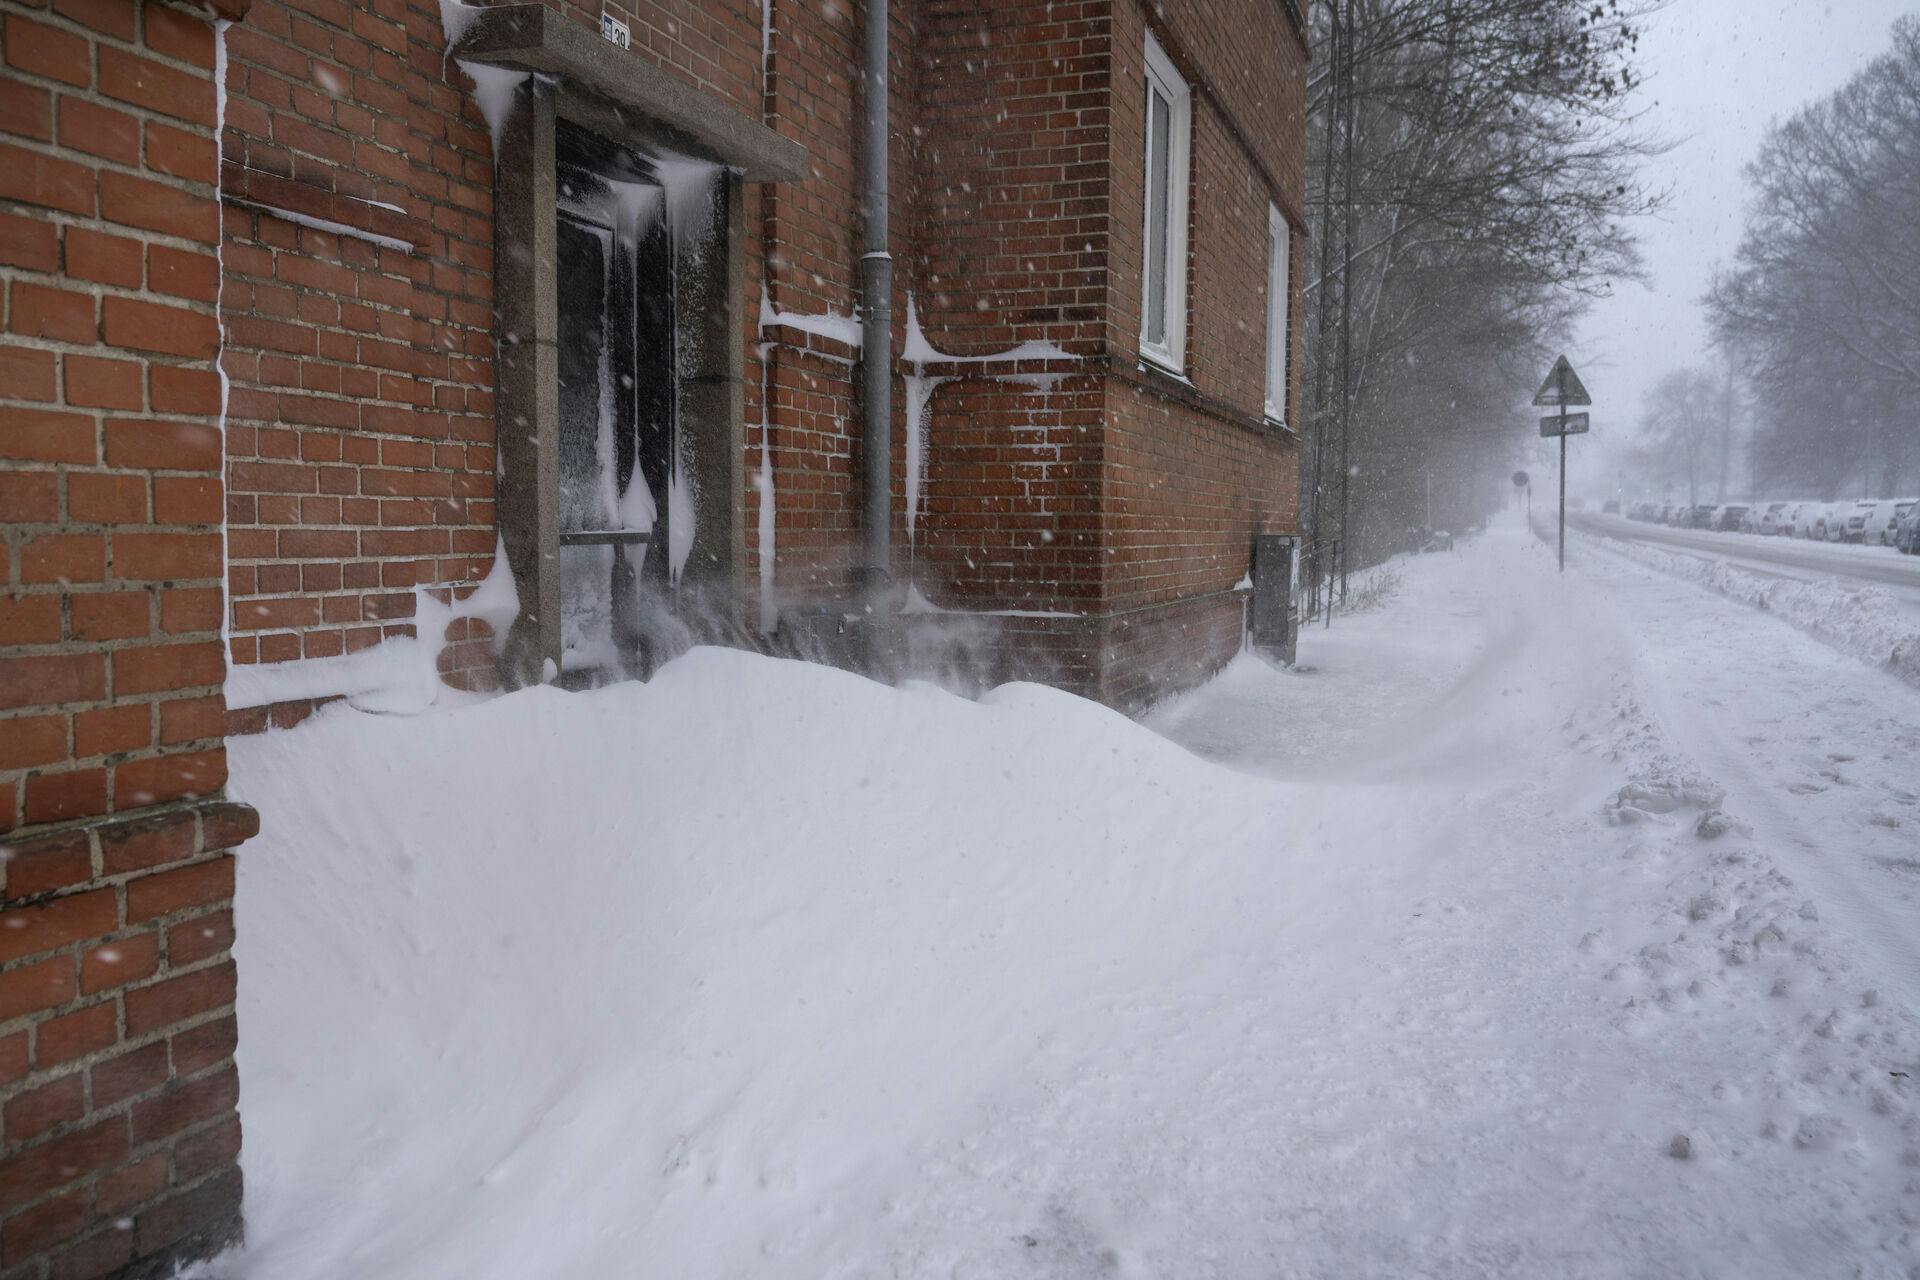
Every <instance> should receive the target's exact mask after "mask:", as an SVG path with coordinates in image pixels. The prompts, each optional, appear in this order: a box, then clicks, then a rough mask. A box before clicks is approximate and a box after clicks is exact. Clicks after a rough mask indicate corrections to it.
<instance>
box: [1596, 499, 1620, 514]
mask: <svg viewBox="0 0 1920 1280" xmlns="http://www.w3.org/2000/svg"><path fill="white" fill-rule="evenodd" d="M1600 513H1601V514H1602V515H1608V516H1617V515H1619V514H1620V499H1618V498H1608V499H1607V500H1606V501H1605V502H1603V503H1601V504H1600Z"/></svg>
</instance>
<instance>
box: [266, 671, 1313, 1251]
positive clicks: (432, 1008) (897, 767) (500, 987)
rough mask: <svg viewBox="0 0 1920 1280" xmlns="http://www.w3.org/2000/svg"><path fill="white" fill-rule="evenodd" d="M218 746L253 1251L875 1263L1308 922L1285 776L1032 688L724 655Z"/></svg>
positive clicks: (344, 717) (332, 717) (1006, 1239)
mask: <svg viewBox="0 0 1920 1280" xmlns="http://www.w3.org/2000/svg"><path fill="white" fill-rule="evenodd" d="M231 750H232V756H233V791H234V793H235V794H236V795H237V796H239V797H240V798H243V799H245V800H247V801H249V802H251V803H253V804H255V805H257V806H258V807H259V808H260V810H261V812H262V814H263V816H264V822H263V830H262V834H261V836H260V837H259V839H258V840H257V841H255V842H253V843H252V844H250V845H249V846H248V849H247V855H246V857H245V858H243V859H242V862H241V867H240V884H239V903H238V910H239V914H240V918H241V919H242V920H244V921H245V927H244V929H243V930H242V934H243V936H242V938H241V939H240V943H239V946H238V948H237V953H238V960H239V968H240V974H241V993H240V1017H241V1019H242V1022H243V1025H244V1027H245V1034H244V1035H243V1037H242V1044H241V1050H240V1066H241V1074H242V1081H243V1084H242V1088H243V1095H244V1096H243V1100H242V1109H243V1118H244V1122H245V1125H246V1150H245V1156H244V1160H245V1170H246V1176H247V1188H248V1206H247V1207H248V1231H249V1241H250V1242H249V1246H248V1253H247V1254H246V1255H245V1256H244V1257H242V1258H241V1259H239V1260H238V1261H237V1262H230V1263H229V1267H230V1269H231V1270H233V1271H234V1272H235V1273H236V1274H241V1275H246V1276H260V1277H268V1276H270V1277H273V1278H274V1280H296V1278H298V1277H309V1276H311V1277H326V1278H327V1280H338V1278H339V1277H343V1276H354V1277H359V1278H361V1280H384V1278H389V1277H416V1276H417V1277H453V1276H457V1277H460V1278H461V1280H487V1278H488V1277H500V1278H501V1280H508V1278H511V1280H525V1278H526V1277H529V1276H629V1275H630V1276H661V1277H666V1276H672V1277H676V1278H683V1280H697V1278H698V1277H703V1276H722V1275H729V1276H730V1275H748V1274H752V1275H792V1276H800V1275H806V1276H821V1275H827V1274H840V1273H841V1272H840V1270H839V1269H838V1268H841V1267H846V1266H855V1267H856V1268H857V1270H858V1271H859V1273H861V1274H866V1273H868V1267H867V1266H866V1265H864V1261H870V1260H864V1261H862V1262H856V1261H855V1259H854V1258H853V1256H852V1255H851V1254H850V1253H849V1250H850V1249H851V1248H853V1246H854V1244H855V1242H860V1241H869V1240H871V1239H873V1238H875V1237H876V1235H878V1234H880V1233H879V1232H878V1231H877V1230H876V1227H875V1224H876V1223H877V1222H878V1221H879V1220H880V1219H882V1218H885V1217H886V1216H887V1215H888V1214H890V1213H892V1212H894V1210H895V1207H896V1202H895V1197H896V1196H897V1194H898V1192H899V1190H900V1189H901V1188H902V1187H907V1186H911V1185H912V1184H913V1183H914V1181H915V1179H914V1177H913V1176H912V1171H913V1169H915V1168H916V1167H918V1166H919V1165H920V1164H921V1163H923V1162H924V1160H925V1158H926V1152H927V1150H928V1148H929V1147H931V1146H939V1147H941V1148H942V1149H943V1150H945V1151H946V1152H947V1153H948V1155H949V1156H950V1155H951V1152H952V1151H954V1150H958V1149H964V1145H965V1138H966V1135H967V1134H968V1133H969V1132H970V1131H971V1130H972V1129H973V1128H974V1127H976V1123H977V1122H976V1119H975V1115H974V1113H975V1110H976V1107H977V1106H978V1105H979V1104H980V1103H981V1102H982V1101H983V1099H985V1098H987V1097H989V1096H990V1095H992V1094H994V1093H996V1092H1004V1091H1005V1090H1008V1089H1019V1088H1031V1087H1034V1086H1033V1085H1032V1084H1031V1083H1030V1081H1029V1080H1028V1075H1029V1073H1028V1071H1027V1068H1028V1066H1029V1065H1030V1064H1031V1063H1033V1062H1034V1061H1036V1060H1037V1059H1044V1058H1045V1057H1046V1056H1047V1055H1048V1054H1049V1053H1051V1052H1054V1051H1055V1050H1056V1049H1059V1047H1060V1046H1061V1045H1062V1044H1074V1043H1077V1042H1079V1041H1083V1040H1085V1039H1087V1038H1089V1037H1097V1036H1098V1035H1099V1034H1100V1027H1101V1025H1102V1023H1103V1022H1104V1021H1105V1020H1106V1019H1107V1018H1108V1017H1109V1016H1110V1004H1111V1001H1112V1000H1113V998H1114V993H1116V992H1124V993H1133V994H1134V995H1135V996H1137V994H1138V993H1139V992H1141V991H1152V990H1154V989H1155V988H1156V987H1158V986H1159V985H1161V984H1163V983H1164V982H1165V981H1166V980H1167V976H1168V975H1170V974H1178V973H1180V972H1181V971H1182V970H1183V969H1185V968H1187V967H1188V966H1189V964H1190V963H1194V962H1197V961H1198V960H1199V959H1200V958H1202V957H1206V956H1209V955H1216V956H1217V955H1220V954H1225V955H1228V956H1231V955H1232V954H1234V953H1235V952H1236V950H1238V949H1240V948H1242V947H1244V946H1246V945H1247V944H1248V943H1249V941H1250V940H1251V939H1253V938H1254V937H1256V936H1258V935H1260V934H1263V933H1265V932H1268V931H1270V930H1272V929H1274V928H1275V927H1277V924H1278V922H1279V921H1280V920H1281V919H1282V917H1283V916H1284V914H1285V903H1284V901H1282V900H1281V895H1280V893H1279V890H1278V889H1277V887H1276V886H1277V885H1279V884H1281V883H1283V882H1284V876H1283V875H1282V874H1281V872H1280V868H1279V866H1278V865H1277V863H1276V855H1277V854H1278V853H1279V852H1280V851H1281V849H1282V845H1281V843H1280V841H1279V839H1278V838H1277V837H1276V836H1275V829H1276V827H1277V825H1278V820H1277V817H1276V815H1275V814H1274V813H1273V812H1272V807H1273V806H1274V805H1275V804H1276V802H1277V799H1278V797H1279V796H1280V795H1281V794H1284V792H1282V791H1280V790H1279V789H1276V788H1275V787H1273V786H1272V785H1271V784H1265V785H1262V784H1257V783H1255V782H1253V781H1252V780H1249V779H1245V778H1241V777H1238V776H1236V775H1233V774H1231V773H1228V772H1226V771H1224V770H1219V769H1216V768H1214V767H1212V766H1210V765H1206V764H1203V763H1201V762H1199V761H1198V760H1196V759H1194V758H1193V757H1192V756H1190V755H1188V754H1187V753H1186V752H1184V751H1182V750H1180V749H1179V748H1177V747H1174V746H1172V745H1171V744H1169V743H1167V742H1165V741H1164V740H1162V739H1160V738H1158V737H1156V736H1154V735H1152V734H1151V733H1149V732H1147V731H1146V730H1144V729H1141V728H1139V727H1138V726H1136V725H1134V724H1132V723H1131V722H1129V721H1127V720H1126V719H1124V718H1122V717H1121V716H1119V715H1117V714H1114V713H1112V712H1109V711H1107V710H1105V709H1103V708H1100V707H1098V706H1096V705H1094V704H1091V703H1088V702H1085V701H1083V700H1081V699H1078V698H1074V697H1071V696H1069V695H1066V694H1062V693H1058V692H1055V691H1052V690H1049V689H1044V688H1039V687H1035V686H1008V687H1006V688H1003V689H1001V690H999V691H997V692H996V693H994V694H992V695H990V696H988V697H987V698H985V699H983V700H982V701H980V702H978V703H972V702H967V701H963V700H961V699H959V698H956V697H953V696H951V695H948V694H946V693H943V692H940V691H938V690H935V689H933V688H931V687H925V686H918V687H908V688H905V689H900V690H895V689H889V688H886V687H883V686H880V685H877V684H874V683H871V682H869V681H867V680H864V679H861V678H859V677H856V676H852V675H848V674H845V673H842V672H838V671H834V670H830V669H827V668H823V667H817V666H808V665H803V664H799V663H791V662H781V661H776V660H771V659H766V658H761V657H756V656H752V655H748V654H743V653H737V652H730V651H723V650H718V649H700V650H695V651H693V652H692V653H690V654H688V655H686V656H685V657H683V658H681V659H679V660H678V661H676V662H674V663H672V664H671V665H669V666H668V667H667V668H665V669H664V670H663V671H662V672H661V673H660V674H659V675H658V676H657V677H656V678H655V679H654V680H653V681H652V682H650V683H648V684H646V685H639V684H623V685H617V686H614V687H611V688H608V689H603V690H600V691H598V692H595V693H591V694H575V695H569V694H565V693H560V692H557V691H554V690H551V689H532V690H528V691H525V692H522V693H517V694H513V695H510V696H507V697H503V698H500V699H497V700H495V701H493V702H490V703H487V704H484V705H480V706H474V707H468V708H464V709H461V710H459V711H457V712H452V713H438V714H429V715H425V716H420V717H416V718H411V719H398V718H390V717H381V716H373V715H367V714H363V713H360V712H356V711H352V710H350V709H347V708H344V707H336V708H328V709H326V710H325V711H323V712H322V713H321V714H320V715H318V716H316V717H315V718H314V719H313V720H311V721H309V722H308V723H307V724H306V725H304V726H302V727H301V728H299V729H297V730H294V731H291V732H286V733H276V734H270V735H267V736H264V737H257V738H248V739H241V740H237V741H235V742H234V743H233V744H232V748H231ZM1300 813H1301V809H1300V808H1299V806H1298V804H1297V803H1296V806H1295V809H1294V816H1295V817H1298V816H1299V815H1300ZM1026 1211H1027V1210H1026V1208H1025V1207H1022V1206H1009V1207H1008V1219H1007V1220H1008V1222H1010V1223H1012V1224H1013V1225H1014V1226H1015V1227H1017V1226H1018V1224H1019V1222H1020V1221H1023V1220H1024V1219H1023V1218H1022V1217H1021V1216H1020V1215H1022V1214H1024V1213H1025V1212H1026ZM986 1216H987V1217H989V1218H991V1217H993V1216H994V1215H993V1213H992V1212H991V1211H988V1212H987V1213H986ZM1016 1234H1018V1233H1017V1231H1016V1230H1014V1229H1012V1228H1011V1227H1010V1228H1009V1229H1007V1230H1004V1231H1002V1230H994V1231H992V1232H989V1233H986V1234H982V1235H978V1236H975V1237H973V1238H971V1239H970V1240H967V1241H963V1242H962V1243H961V1244H960V1245H959V1246H958V1248H959V1249H960V1250H961V1251H962V1252H964V1253H967V1254H971V1255H973V1256H976V1257H978V1258H981V1259H984V1260H985V1262H984V1265H985V1266H986V1268H987V1270H986V1271H985V1272H983V1273H982V1274H987V1273H995V1272H999V1273H1004V1264H1006V1263H1007V1262H1008V1260H1009V1259H1017V1258H1019V1257H1020V1256H1021V1250H1022V1248H1023V1246H1022V1245H1021V1244H1020V1243H1019V1242H1018V1241H1016V1240H1015V1239H1014V1236H1015V1235H1016ZM996 1257H999V1258H1000V1259H1001V1261H1000V1262H999V1263H995V1262H994V1261H993V1259H994V1258H996ZM931 1261H932V1260H931V1259H928V1262H929V1264H931ZM1029 1261H1031V1257H1030V1256H1029ZM950 1264H951V1259H949V1261H948V1265H947V1266H944V1267H943V1268H942V1269H940V1270H938V1272H937V1273H938V1274H951V1273H952V1272H951V1270H950ZM916 1273H917V1274H933V1273H935V1272H933V1271H927V1272H920V1271H918V1270H917V1269H916ZM874 1274H879V1272H874Z"/></svg>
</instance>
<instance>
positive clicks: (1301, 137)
mask: <svg viewBox="0 0 1920 1280" xmlns="http://www.w3.org/2000/svg"><path fill="white" fill-rule="evenodd" d="M1115 17H1116V22H1115V37H1114V46H1115V50H1116V56H1115V66H1116V70H1115V85H1116V90H1115V94H1114V107H1113V121H1114V128H1113V155H1114V163H1113V182H1114V198H1113V204H1112V225H1113V263H1114V271H1113V274H1112V278H1111V285H1112V287H1111V292H1110V295H1109V297H1110V312H1109V325H1108V333H1109V339H1110V341H1111V343H1112V344H1113V352H1114V356H1113V359H1114V367H1115V369H1116V372H1119V371H1122V370H1125V371H1126V374H1125V376H1124V377H1116V378H1115V379H1113V380H1112V381H1111V382H1110V384H1109V385H1110V390H1109V395H1108V429H1107V471H1106V492H1105V495H1104V497H1105V500H1104V502H1103V517H1104V537H1105V542H1106V545H1107V546H1108V548H1109V549H1110V551H1111V554H1110V556H1109V558H1108V562H1109V565H1110V574H1109V582H1108V587H1107V596H1106V599H1107V603H1108V606H1109V607H1110V608H1112V609H1115V610H1127V609H1137V608H1140V607H1143V606H1148V605H1156V604H1164V603H1167V602H1170V601H1174V600H1179V599H1189V598H1199V597H1207V596H1212V595H1214V594H1216V593H1224V592H1229V591H1230V590H1231V588H1232V586H1233V584H1234V583H1235V582H1237V581H1238V580H1239V579H1240V578H1241V576H1242V575H1243V574H1245V573H1246V572H1247V571H1248V569H1249V567H1250V564H1251V557H1252V540H1253V535H1254V534H1255V533H1257V532H1261V531H1263V530H1264V531H1285V530H1290V529H1292V528H1293V527H1294V520H1295V513H1294V507H1295V504H1296V493H1297V488H1298V467H1299V452H1298V441H1297V437H1294V436H1290V435H1288V434H1286V433H1283V432H1281V431H1279V430H1277V429H1274V428H1271V427H1268V426H1265V425H1263V424H1262V423H1261V418H1262V411H1263V406H1264V401H1265V389H1266V374H1265V343H1266V280H1267V265H1268V264H1267V206H1268V204H1269V203H1270V202H1272V203H1277V204H1278V205H1279V206H1280V208H1281V209H1282V211H1283V213H1286V212H1289V211H1296V210H1298V209H1299V208H1300V207H1301V200H1302V197H1303V194H1304V193H1303V189H1302V184H1303V183H1304V181H1305V177H1304V173H1305V169H1304V158H1305V133H1304V126H1303V124H1301V123H1300V120H1301V117H1300V116H1299V114H1298V111H1299V103H1300V102H1301V101H1302V100H1303V99H1302V97H1301V95H1302V94H1303V93H1304V76H1305V73H1306V65H1307V61H1306V51H1305V48H1304V46H1303V45H1302V44H1301V43H1300V41H1299V39H1298V38H1297V37H1296V36H1295V35H1294V34H1293V32H1292V26H1291V24H1290V22H1289V21H1288V20H1287V19H1286V17H1285V15H1284V13H1283V11H1282V8H1281V6H1280V5H1279V4H1278V3H1276V2H1274V0H1207V2H1206V3H1204V4H1194V5H1191V6H1180V7H1179V8H1178V9H1177V10H1174V9H1173V8H1172V7H1168V8H1165V9H1162V8H1157V7H1156V8H1155V9H1154V10H1153V20H1152V22H1151V23H1149V21H1148V18H1147V13H1146V10H1145V7H1144V6H1142V5H1141V4H1139V3H1137V0H1136V2H1134V3H1125V4H1121V5H1119V6H1118V7H1117V8H1116V11H1115ZM1149 29H1151V30H1152V31H1153V32H1154V34H1155V36H1156V38H1158V39H1160V40H1161V42H1162V44H1163V46H1164V47H1165V48H1166V49H1167V51H1168V53H1169V56H1171V57H1173V58H1174V60H1175V62H1176V64H1177V65H1178V66H1180V68H1181V70H1182V71H1183V73H1184V74H1185V75H1186V76H1187V78H1188V81H1189V83H1190V84H1193V85H1195V86H1196V88H1195V92H1194V97H1193V151H1192V168H1191V178H1192V195H1191V209H1190V217H1191V223H1190V226H1191V232H1190V236H1189V253H1188V324H1187V352H1186V373H1187V376H1188V377H1189V379H1190V380H1191V381H1192V383H1193V389H1192V390H1191V391H1189V390H1188V389H1186V388H1183V387H1180V386H1179V385H1177V384H1176V383H1174V382H1173V381H1172V380H1171V379H1167V378H1165V377H1163V376H1161V375H1159V374H1158V373H1157V372H1155V371H1153V370H1151V369H1148V370H1138V369H1136V368H1134V367H1133V366H1136V365H1137V363H1138V361H1137V359H1136V358H1135V357H1134V356H1133V354H1132V353H1134V352H1136V351H1137V350H1138V344H1139V324H1140V274H1139V273H1140V258H1141V252H1142V245H1141V228H1142V223H1143V206H1142V198H1143V197H1142V186H1143V176H1142V175H1143V167H1144V165H1143V156H1144V143H1143V138H1142V131H1143V128H1144V122H1143V119H1142V112H1143V102H1144V98H1145V88H1144V79H1143V77H1144V53H1143V50H1144V48H1145V44H1146V38H1147V32H1148V30H1149ZM1252 33H1259V34H1257V35H1254V34H1252ZM1269 179H1271V181H1272V182H1277V183H1279V184H1280V187H1279V189H1277V190H1276V189H1275V187H1274V186H1272V185H1271V184H1270V181H1269ZM1293 254H1294V257H1293V266H1294V270H1293V271H1292V272H1291V274H1290V276H1289V280H1290V284H1291V290H1292V297H1291V298H1290V299H1289V300H1288V314H1289V315H1290V316H1291V317H1294V318H1295V319H1294V320H1293V321H1292V323H1291V324H1290V335H1289V345H1290V349H1291V351H1292V353H1293V359H1292V371H1293V372H1292V376H1291V386H1290V393H1289V402H1290V405H1291V410H1290V413H1289V418H1290V419H1291V420H1292V421H1294V422H1298V420H1299V416H1298V414H1299V394H1300V392H1299V372H1298V370H1299V350H1300V348H1299V337H1298V329H1299V326H1298V321H1297V317H1298V315H1299V310H1300V305H1301V302H1300V296H1301V293H1300V290H1301V274H1302V273H1301V271H1300V267H1301V265H1302V258H1301V246H1300V243H1298V237H1296V243H1295V245H1294V249H1293ZM1220 616H1224V615H1220Z"/></svg>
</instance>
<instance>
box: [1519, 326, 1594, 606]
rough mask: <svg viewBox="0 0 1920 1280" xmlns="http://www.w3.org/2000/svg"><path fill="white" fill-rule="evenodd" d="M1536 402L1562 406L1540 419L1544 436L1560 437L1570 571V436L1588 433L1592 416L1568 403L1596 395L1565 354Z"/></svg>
mask: <svg viewBox="0 0 1920 1280" xmlns="http://www.w3.org/2000/svg"><path fill="white" fill-rule="evenodd" d="M1533 403H1534V404H1535V405H1537V406H1539V407H1541V408H1558V409H1559V410H1560V412H1559V413H1558V414H1557V415H1556V416H1554V417H1551V418H1542V419H1540V435H1541V438H1542V439H1545V438H1547V437H1551V436H1558V437H1560V572H1562V573H1565V572H1566V571H1567V437H1568V436H1570V435H1585V434H1586V433H1587V431H1588V429H1589V422H1590V420H1589V418H1588V416H1587V415H1586V414H1584V413H1576V414H1573V415H1571V416H1569V415H1568V413H1567V406H1568V405H1590V404H1592V403H1593V397H1592V396H1590V395H1588V394H1587V388H1586V386H1585V384H1584V383H1582V382H1581V381H1580V375H1579V374H1577V373H1575V372H1574V371H1573V366H1572V365H1571V364H1569V363H1567V358H1566V357H1565V356H1561V357H1560V358H1559V359H1558V360H1555V361H1554V362H1553V368H1552V369H1551V370H1549V371H1548V373H1547V380H1546V381H1545V382H1543V383H1541V384H1540V389H1539V390H1538V391H1536V392H1534V393H1533Z"/></svg>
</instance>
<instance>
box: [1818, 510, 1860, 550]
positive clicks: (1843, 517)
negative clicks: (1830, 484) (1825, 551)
mask: <svg viewBox="0 0 1920 1280" xmlns="http://www.w3.org/2000/svg"><path fill="white" fill-rule="evenodd" d="M1852 514H1853V503H1851V502H1829V503H1828V504H1827V510H1826V514H1825V515H1823V516H1822V517H1821V522H1822V523H1821V525H1820V536H1821V537H1822V538H1824V539H1825V540H1826V541H1828V542H1845V541H1846V540H1847V517H1848V516H1850V515H1852Z"/></svg>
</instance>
